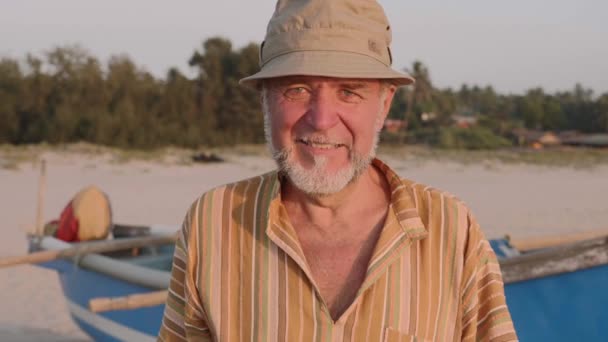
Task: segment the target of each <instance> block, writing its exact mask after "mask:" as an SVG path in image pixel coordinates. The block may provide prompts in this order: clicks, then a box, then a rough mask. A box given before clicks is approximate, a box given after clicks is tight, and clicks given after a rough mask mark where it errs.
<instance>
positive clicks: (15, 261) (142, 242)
mask: <svg viewBox="0 0 608 342" xmlns="http://www.w3.org/2000/svg"><path fill="white" fill-rule="evenodd" d="M176 239H177V234H171V235H162V236H146V237H138V238H125V239H115V240H103V241H92V242H80V243H77V244H74V245H72V246H71V247H69V248H66V249H60V250H45V251H40V252H34V253H30V254H26V255H19V256H12V257H6V258H0V268H3V267H8V266H15V265H21V264H37V263H41V262H47V261H52V260H55V259H58V258H69V257H73V256H77V255H83V254H91V253H103V252H112V251H119V250H125V249H131V248H138V247H147V246H156V245H166V244H170V243H174V242H175V240H176Z"/></svg>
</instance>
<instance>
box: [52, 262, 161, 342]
mask: <svg viewBox="0 0 608 342" xmlns="http://www.w3.org/2000/svg"><path fill="white" fill-rule="evenodd" d="M42 266H44V267H48V268H52V269H55V270H57V271H58V273H59V278H60V281H61V285H62V287H63V292H64V294H65V296H66V299H67V301H68V306H69V308H70V313H71V315H72V317H73V318H74V320H75V321H76V323H77V324H78V325H79V326H80V327H81V328H82V330H84V331H85V332H86V333H87V334H88V335H89V336H91V337H92V338H93V339H94V340H95V341H121V340H125V339H128V340H133V339H137V340H154V339H155V336H156V335H157V333H158V329H159V327H160V322H161V319H162V315H163V310H164V305H157V306H154V307H147V308H140V309H135V310H117V311H108V312H102V313H92V312H90V311H89V310H88V303H89V300H91V299H93V298H97V297H121V296H127V295H130V294H141V293H144V292H150V291H154V290H156V289H150V288H146V287H143V286H139V285H135V284H131V283H128V282H126V281H122V280H117V279H115V278H113V277H110V276H107V275H104V274H101V273H98V272H93V271H90V270H87V269H84V268H81V267H78V266H76V265H75V264H74V263H72V262H71V261H69V260H68V261H66V260H58V261H53V262H49V263H45V264H43V265H42Z"/></svg>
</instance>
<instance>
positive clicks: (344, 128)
mask: <svg viewBox="0 0 608 342" xmlns="http://www.w3.org/2000/svg"><path fill="white" fill-rule="evenodd" d="M394 92H395V88H394V87H393V86H383V85H382V84H381V83H380V81H377V80H361V79H341V78H326V77H308V76H292V77H284V78H278V79H273V80H271V81H269V82H268V83H266V85H265V92H264V112H265V114H264V115H265V124H266V125H265V128H266V139H267V142H268V144H269V147H270V150H271V152H272V154H273V157H274V158H275V160H276V161H277V163H278V164H279V167H280V168H281V169H282V170H283V171H284V172H286V173H287V175H288V177H289V178H290V180H291V181H292V183H293V184H294V185H295V186H296V187H298V188H299V189H300V190H302V191H304V192H306V193H308V194H311V195H321V196H322V195H328V194H332V193H336V192H339V191H340V190H342V189H343V188H344V187H345V186H346V185H347V184H349V183H350V182H351V181H353V180H354V179H356V177H358V176H359V175H360V174H361V173H362V172H363V171H365V169H366V168H367V166H368V165H369V163H370V162H371V160H372V159H373V157H374V156H375V149H376V144H377V142H378V134H379V131H380V129H381V128H382V124H383V122H384V119H385V117H386V114H387V113H388V110H389V108H390V103H391V101H392V98H393V95H394Z"/></svg>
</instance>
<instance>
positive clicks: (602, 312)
mask: <svg viewBox="0 0 608 342" xmlns="http://www.w3.org/2000/svg"><path fill="white" fill-rule="evenodd" d="M491 244H492V247H493V248H494V250H495V251H496V253H497V255H498V257H499V258H509V257H510V256H513V254H510V253H517V251H514V250H513V249H512V248H511V247H509V246H508V244H507V243H506V241H504V240H492V241H491ZM165 253H170V251H165ZM43 266H45V267H48V268H52V269H55V270H57V271H58V272H59V276H60V279H61V284H62V286H63V291H64V293H65V296H66V299H67V300H68V305H69V307H70V311H71V314H72V317H73V318H74V320H75V321H76V322H77V323H78V325H79V326H80V327H81V328H82V329H83V330H84V331H85V332H86V333H87V334H89V335H90V336H91V337H92V338H93V339H94V340H96V341H121V340H128V341H145V340H150V341H153V340H155V336H156V334H157V333H158V330H159V328H160V323H161V319H162V315H163V310H164V305H158V306H155V307H149V308H141V309H136V310H119V311H110V312H103V313H97V314H96V313H92V312H90V311H89V310H88V303H89V300H90V299H92V298H96V297H121V296H126V295H130V294H138V293H144V292H148V291H156V290H157V288H148V287H144V286H140V285H136V284H133V283H129V282H127V281H124V280H119V279H117V278H114V277H111V276H108V275H104V274H102V273H99V272H95V271H90V270H88V269H85V268H82V267H79V266H77V265H75V264H74V263H73V262H72V261H70V260H58V261H53V262H49V263H45V264H43ZM165 266H166V265H165ZM604 284H608V265H603V266H597V267H593V268H589V269H585V270H578V271H576V272H570V273H563V274H559V275H553V276H546V277H543V278H538V279H532V280H525V281H520V282H515V283H510V284H506V285H505V295H506V297H507V303H508V305H509V309H510V311H511V315H512V318H513V322H514V324H515V328H516V330H517V334H518V336H519V338H520V340H521V341H524V342H525V341H606V340H607V338H606V336H605V335H606V333H605V330H607V328H606V327H608V326H607V325H606V324H607V323H608V309H607V306H608V291H607V290H605V288H604V287H603V285H604Z"/></svg>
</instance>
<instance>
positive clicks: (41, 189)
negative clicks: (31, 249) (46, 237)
mask: <svg viewBox="0 0 608 342" xmlns="http://www.w3.org/2000/svg"><path fill="white" fill-rule="evenodd" d="M40 163H41V164H40V178H39V179H38V202H37V203H38V205H37V210H36V235H37V236H39V237H41V236H42V235H43V234H44V195H45V193H46V160H45V159H42V160H41V161H40Z"/></svg>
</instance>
